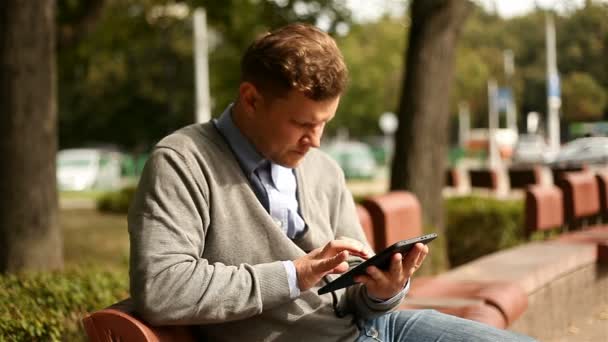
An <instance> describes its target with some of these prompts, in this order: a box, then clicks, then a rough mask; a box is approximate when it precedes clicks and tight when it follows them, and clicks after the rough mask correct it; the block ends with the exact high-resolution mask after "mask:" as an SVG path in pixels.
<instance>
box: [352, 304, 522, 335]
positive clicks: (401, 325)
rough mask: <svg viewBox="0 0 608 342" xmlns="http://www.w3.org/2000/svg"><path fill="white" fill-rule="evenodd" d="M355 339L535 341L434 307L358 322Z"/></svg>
mask: <svg viewBox="0 0 608 342" xmlns="http://www.w3.org/2000/svg"><path fill="white" fill-rule="evenodd" d="M359 326H360V328H361V334H360V335H359V338H358V339H357V342H371V341H374V342H378V341H382V342H404V341H412V342H439V341H442V342H452V341H463V342H464V341H467V342H468V341H471V342H477V341H492V342H506V341H518V342H519V341H534V339H532V338H530V337H527V336H523V335H519V334H515V333H513V332H510V331H507V330H501V329H497V328H494V327H491V326H489V325H485V324H482V323H479V322H474V321H470V320H466V319H462V318H460V317H456V316H451V315H446V314H442V313H440V312H437V311H435V310H404V311H394V312H391V313H387V314H385V315H382V316H379V317H376V318H374V319H370V320H367V321H363V322H360V325H359Z"/></svg>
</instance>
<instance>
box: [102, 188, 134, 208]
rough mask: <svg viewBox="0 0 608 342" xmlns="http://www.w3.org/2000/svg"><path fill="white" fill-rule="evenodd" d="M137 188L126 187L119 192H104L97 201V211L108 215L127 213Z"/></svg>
mask: <svg viewBox="0 0 608 342" xmlns="http://www.w3.org/2000/svg"><path fill="white" fill-rule="evenodd" d="M135 191H137V188H136V187H134V186H130V187H126V188H123V189H121V190H120V191H112V192H106V193H105V194H104V195H102V196H100V197H99V198H98V199H97V210H99V211H103V212H110V213H127V212H128V211H129V206H130V205H131V201H132V200H133V196H135Z"/></svg>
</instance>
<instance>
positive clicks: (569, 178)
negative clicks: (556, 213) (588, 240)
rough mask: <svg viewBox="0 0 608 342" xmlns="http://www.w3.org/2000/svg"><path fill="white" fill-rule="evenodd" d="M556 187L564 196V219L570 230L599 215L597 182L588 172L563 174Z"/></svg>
mask: <svg viewBox="0 0 608 342" xmlns="http://www.w3.org/2000/svg"><path fill="white" fill-rule="evenodd" d="M558 186H559V187H560V188H561V189H562V192H563V194H564V212H565V219H566V222H567V223H568V226H569V228H570V229H576V228H578V227H580V226H581V224H582V223H583V222H585V221H586V220H589V219H593V218H594V217H595V216H597V215H598V214H599V213H600V198H599V189H598V182H597V179H596V177H595V175H594V174H593V173H591V172H590V171H580V172H567V173H564V174H563V175H562V176H561V178H560V180H559V181H558Z"/></svg>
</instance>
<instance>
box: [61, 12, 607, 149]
mask: <svg viewBox="0 0 608 342" xmlns="http://www.w3.org/2000/svg"><path fill="white" fill-rule="evenodd" d="M169 3H170V4H172V5H176V4H177V5H185V6H186V15H185V16H183V17H179V16H172V15H167V14H162V12H159V11H158V9H159V8H163V7H159V4H161V5H166V4H167V2H166V1H161V0H124V1H106V6H105V8H104V10H103V11H102V12H101V15H100V16H99V20H97V21H96V23H95V26H94V29H93V30H90V31H87V32H88V34H87V35H86V36H84V37H83V39H81V40H78V41H76V43H74V44H73V45H67V46H65V45H61V44H59V45H58V81H59V92H58V94H59V125H60V129H59V132H60V133H59V134H60V146H61V147H62V148H63V147H72V146H82V145H83V144H86V143H95V142H107V143H113V144H117V145H119V146H121V147H124V148H126V149H131V150H137V151H145V150H147V149H149V148H150V147H151V146H152V145H153V144H154V143H155V142H156V141H158V139H160V138H162V137H163V136H164V135H166V134H168V133H170V132H171V131H173V130H175V129H177V128H179V127H182V126H184V125H186V124H188V123H191V122H193V118H194V102H195V101H194V80H193V78H194V76H193V75H194V67H193V56H192V54H193V51H192V24H191V13H192V11H193V9H194V8H195V7H197V6H202V7H204V8H205V9H206V11H207V21H208V26H209V28H210V40H211V43H210V47H209V51H210V56H209V71H210V87H211V96H212V113H213V114H214V115H217V114H219V113H220V112H221V111H222V110H223V108H225V106H226V105H227V104H229V103H230V102H232V101H233V100H234V98H235V96H236V91H237V87H238V83H239V61H240V56H241V54H242V52H243V51H244V50H245V48H246V47H247V45H248V44H249V43H250V42H251V41H252V40H253V39H254V38H255V37H256V36H257V35H258V34H260V33H262V32H265V31H267V30H269V29H272V28H276V27H278V26H281V25H284V24H286V23H290V22H294V21H303V22H309V23H314V22H317V21H319V19H318V18H319V17H323V18H326V19H328V20H329V22H330V32H332V34H333V33H334V32H336V27H338V26H339V25H342V27H344V25H348V26H349V28H350V30H349V31H348V34H347V35H345V36H336V38H337V42H338V45H339V46H340V48H341V50H342V51H343V54H344V57H345V59H346V61H347V64H348V66H349V69H350V79H351V80H350V85H349V88H348V89H347V92H346V93H345V94H344V96H343V97H342V101H341V105H340V107H339V109H338V113H337V114H338V115H337V116H336V118H335V119H334V120H333V121H332V122H331V123H330V124H329V125H328V127H327V132H328V133H329V134H330V135H331V134H333V133H335V132H336V130H337V128H338V127H346V128H348V130H349V133H350V135H352V136H355V137H363V136H367V135H374V134H379V133H380V132H379V128H378V124H377V122H378V117H379V115H380V114H381V113H383V112H386V111H395V110H396V108H397V105H398V101H399V96H400V90H401V82H402V78H403V73H404V70H403V66H404V59H405V58H404V56H405V47H406V43H407V36H408V34H409V32H408V31H409V17H408V16H407V14H406V15H405V16H404V17H402V18H390V17H383V18H381V19H379V20H378V21H377V22H367V23H358V22H355V23H353V22H352V21H351V18H350V13H349V10H348V9H347V8H346V7H345V5H344V3H345V1H343V0H339V1H331V0H322V1H321V0H314V1H313V0H308V1H277V0H243V1H209V0H188V1H172V2H169ZM87 6H88V5H87V4H85V2H81V1H74V0H61V1H59V2H58V19H57V20H58V22H59V24H60V30H63V29H62V28H65V27H70V25H73V24H74V22H77V21H78V19H79V17H80V16H82V15H83V13H84V12H85V10H86V9H87ZM155 13H156V14H155ZM159 13H160V14H159ZM607 17H608V5H607V4H605V3H602V2H595V1H590V2H585V6H584V7H582V8H579V9H575V10H572V11H571V12H568V13H566V14H564V15H556V18H555V19H556V20H555V21H556V32H557V49H558V69H559V70H560V73H561V78H562V80H564V84H563V86H564V91H563V99H562V100H563V101H564V105H565V106H570V104H571V103H573V102H575V103H576V102H580V101H587V102H588V103H589V104H592V106H593V110H592V112H593V113H594V115H595V116H594V117H598V116H599V115H601V114H602V113H604V114H606V113H607V112H608V106H607V104H606V101H603V102H602V101H601V96H599V97H598V96H596V95H594V96H586V97H585V99H583V100H580V99H579V94H578V93H575V92H571V91H569V90H568V89H567V88H568V87H569V86H568V83H572V82H569V81H568V80H570V79H572V78H573V77H574V76H571V75H572V74H575V73H585V74H587V75H590V77H593V82H594V83H593V86H592V89H593V92H594V94H599V93H600V92H601V93H602V94H604V97H605V96H606V95H605V94H606V93H607V89H608V69H606V62H605V56H606V48H605V47H606V46H608V21H607V20H605V18H607ZM544 21H545V11H543V10H541V9H537V10H535V11H533V12H531V13H529V14H527V15H525V16H520V17H516V18H512V19H502V18H500V17H498V16H496V15H494V14H491V13H488V12H485V11H484V10H483V9H482V8H481V7H476V8H475V10H474V11H473V13H472V15H471V16H470V17H469V18H468V20H467V22H466V24H465V26H464V28H463V30H462V32H461V38H460V40H459V42H460V43H459V46H458V52H457V57H456V60H455V61H454V63H455V64H454V66H455V73H454V76H455V77H454V81H455V84H454V87H453V92H452V94H450V96H451V102H452V106H451V110H450V112H452V113H456V112H457V107H456V106H457V105H458V103H460V102H462V101H466V102H468V104H469V107H470V109H471V114H472V120H473V121H472V123H473V126H474V127H480V126H485V125H487V122H486V121H487V80H488V79H489V78H495V79H496V80H497V81H498V84H499V86H507V85H511V86H512V87H513V88H514V93H515V97H516V105H517V107H518V113H520V115H523V114H525V113H527V112H529V111H538V112H541V113H544V112H546V102H547V101H546V75H545V70H546V64H545V47H544V46H545V37H544V28H543V24H544ZM505 49H510V50H512V51H513V53H514V57H515V73H514V75H513V76H512V77H511V78H510V79H506V77H505V75H504V70H503V51H504V50H505ZM574 78H576V77H574ZM585 84H587V85H589V84H591V83H590V82H586V83H585ZM440 95H441V96H444V95H445V94H440ZM598 99H599V100H598ZM577 106H578V107H581V106H582V107H587V106H588V105H586V104H585V105H581V104H580V103H579V104H578V105H577ZM598 108H599V109H598ZM565 113H566V115H568V116H569V117H568V118H569V119H572V120H583V119H585V118H586V117H585V115H586V114H585V111H580V110H576V111H570V110H567V109H566V110H565ZM598 113H599V114H598ZM518 121H519V122H524V121H523V118H519V120H518Z"/></svg>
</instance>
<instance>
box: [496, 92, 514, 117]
mask: <svg viewBox="0 0 608 342" xmlns="http://www.w3.org/2000/svg"><path fill="white" fill-rule="evenodd" d="M497 97H498V98H497V101H498V102H497V106H498V111H499V112H506V111H507V108H508V107H509V103H511V102H512V101H513V93H512V92H511V88H505V87H501V88H498V94H497Z"/></svg>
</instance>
